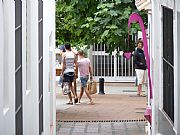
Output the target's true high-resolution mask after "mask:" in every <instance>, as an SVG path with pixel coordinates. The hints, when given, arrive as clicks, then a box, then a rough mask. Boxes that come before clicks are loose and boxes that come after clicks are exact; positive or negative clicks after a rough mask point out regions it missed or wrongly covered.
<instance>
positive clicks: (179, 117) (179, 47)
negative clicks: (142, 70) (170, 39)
mask: <svg viewBox="0 0 180 135" xmlns="http://www.w3.org/2000/svg"><path fill="white" fill-rule="evenodd" d="M176 4H177V5H176V8H177V11H178V12H179V13H178V14H177V21H176V27H177V33H176V38H177V39H176V46H177V49H175V50H176V58H177V63H176V69H175V71H176V72H177V74H176V77H177V79H175V82H176V85H175V87H176V89H177V95H176V97H177V101H176V106H177V110H176V111H177V112H176V113H177V119H176V120H177V123H176V129H177V134H178V135H179V134H180V114H179V112H180V98H179V97H180V91H179V90H180V83H179V82H180V70H179V67H180V57H179V52H180V1H179V0H177V3H176Z"/></svg>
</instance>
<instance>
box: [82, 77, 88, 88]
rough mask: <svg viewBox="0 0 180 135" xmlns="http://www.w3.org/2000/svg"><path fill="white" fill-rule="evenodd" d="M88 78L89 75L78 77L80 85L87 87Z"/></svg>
mask: <svg viewBox="0 0 180 135" xmlns="http://www.w3.org/2000/svg"><path fill="white" fill-rule="evenodd" d="M88 79H89V76H85V77H80V80H81V87H87V81H88Z"/></svg>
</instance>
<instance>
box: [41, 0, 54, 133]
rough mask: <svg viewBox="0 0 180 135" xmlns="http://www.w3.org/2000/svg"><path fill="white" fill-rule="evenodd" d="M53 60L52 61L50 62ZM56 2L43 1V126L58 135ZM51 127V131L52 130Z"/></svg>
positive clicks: (45, 129)
mask: <svg viewBox="0 0 180 135" xmlns="http://www.w3.org/2000/svg"><path fill="white" fill-rule="evenodd" d="M50 59H51V61H50ZM50 64H51V65H50ZM55 71H56V70H55V1H54V0H52V1H49V0H43V89H44V91H43V110H44V111H43V118H44V119H43V120H44V121H43V126H44V135H50V133H53V135H56V87H55V85H56V84H55V82H56V78H55V77H56V76H55ZM50 84H52V85H50ZM50 127H51V129H50Z"/></svg>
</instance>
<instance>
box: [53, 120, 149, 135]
mask: <svg viewBox="0 0 180 135" xmlns="http://www.w3.org/2000/svg"><path fill="white" fill-rule="evenodd" d="M145 126H146V123H145V122H58V123H57V133H56V134H57V135H146V133H145Z"/></svg>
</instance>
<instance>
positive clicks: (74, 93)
mask: <svg viewBox="0 0 180 135" xmlns="http://www.w3.org/2000/svg"><path fill="white" fill-rule="evenodd" d="M69 89H70V90H71V92H72V94H73V96H74V103H77V102H78V98H77V93H76V91H75V89H74V86H73V85H72V82H70V83H69ZM71 100H72V96H71Z"/></svg>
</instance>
